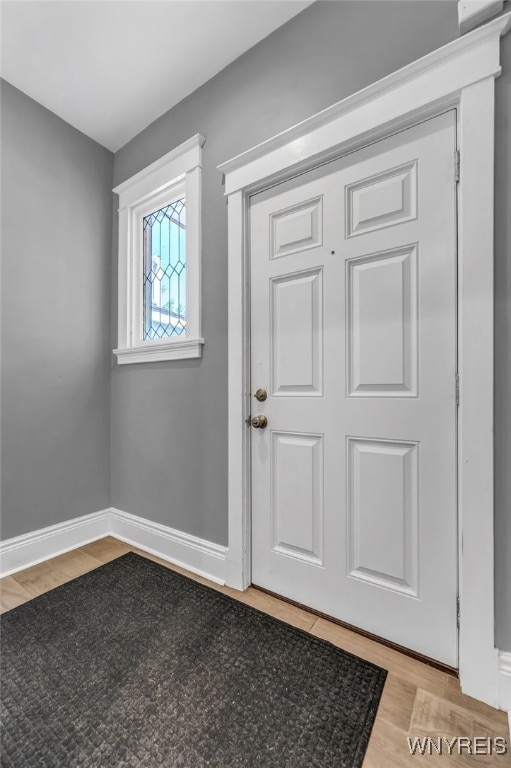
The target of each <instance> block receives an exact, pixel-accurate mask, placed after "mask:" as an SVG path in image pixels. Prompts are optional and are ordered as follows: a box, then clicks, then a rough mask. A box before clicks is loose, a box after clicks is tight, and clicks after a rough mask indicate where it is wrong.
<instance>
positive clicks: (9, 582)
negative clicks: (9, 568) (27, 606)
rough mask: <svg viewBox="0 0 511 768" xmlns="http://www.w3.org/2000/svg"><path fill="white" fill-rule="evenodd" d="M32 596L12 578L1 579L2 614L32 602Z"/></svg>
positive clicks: (0, 608)
mask: <svg viewBox="0 0 511 768" xmlns="http://www.w3.org/2000/svg"><path fill="white" fill-rule="evenodd" d="M30 598H31V595H30V593H29V592H27V590H26V589H25V588H24V587H22V586H21V584H18V582H17V581H16V580H15V579H14V578H13V577H12V576H5V577H4V578H3V579H0V613H4V612H5V611H10V610H11V608H16V607H17V606H18V605H22V604H23V603H26V602H27V600H30Z"/></svg>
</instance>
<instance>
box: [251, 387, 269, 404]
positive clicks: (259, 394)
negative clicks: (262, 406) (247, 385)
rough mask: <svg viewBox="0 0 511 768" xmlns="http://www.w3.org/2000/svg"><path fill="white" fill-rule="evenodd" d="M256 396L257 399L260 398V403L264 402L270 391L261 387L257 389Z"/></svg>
mask: <svg viewBox="0 0 511 768" xmlns="http://www.w3.org/2000/svg"><path fill="white" fill-rule="evenodd" d="M254 397H255V399H256V400H259V402H260V403H264V401H265V400H266V398H267V397H268V392H267V391H266V390H265V389H263V387H260V388H259V389H258V390H256V393H255V395H254Z"/></svg>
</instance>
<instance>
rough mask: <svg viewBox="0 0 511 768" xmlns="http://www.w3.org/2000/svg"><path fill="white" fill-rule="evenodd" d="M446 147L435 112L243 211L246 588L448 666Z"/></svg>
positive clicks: (452, 618) (451, 353) (450, 405)
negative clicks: (248, 453)
mask: <svg viewBox="0 0 511 768" xmlns="http://www.w3.org/2000/svg"><path fill="white" fill-rule="evenodd" d="M455 151H456V113H455V112H454V111H449V112H446V113H445V114H442V115H440V116H438V117H436V118H434V119H431V120H428V121H426V122H423V123H421V124H419V125H417V126H415V127H413V128H409V129H407V130H405V131H402V132H401V133H398V134H395V135H393V136H391V137H389V138H386V139H384V140H382V141H379V142H377V143H375V144H372V145H371V146H369V147H365V148H363V149H360V150H358V151H356V152H354V153H352V154H350V155H348V156H346V157H344V158H342V159H341V160H338V161H336V162H335V163H331V164H329V165H326V166H324V167H323V168H322V169H316V170H314V171H312V172H310V173H308V174H305V175H303V176H301V177H299V178H298V179H295V180H294V181H293V182H287V183H286V184H284V185H280V186H277V187H275V188H274V189H273V190H271V191H266V192H264V193H261V194H259V195H257V196H255V197H253V198H252V201H251V208H250V249H251V313H252V315H251V336H252V338H251V355H252V363H251V364H252V370H251V382H252V393H253V394H255V392H256V390H265V392H259V397H261V398H262V397H264V396H265V394H266V399H265V400H257V399H255V398H254V399H253V400H252V402H253V406H252V417H253V418H256V421H255V425H254V426H253V427H252V581H253V583H254V584H256V585H259V586H261V587H265V588H267V589H269V590H272V591H274V592H277V593H279V594H281V595H284V596H286V597H288V598H291V599H293V600H296V601H298V602H300V603H302V604H304V605H307V606H311V607H312V608H314V609H316V610H318V611H321V612H324V613H326V614H329V615H331V616H333V617H336V618H338V619H341V620H343V621H345V622H347V623H349V624H352V625H355V626H357V627H360V628H362V629H364V630H366V631H368V632H371V633H374V634H376V635H379V636H381V637H383V638H386V639H388V640H390V641H392V642H394V643H398V644H399V645H402V646H405V647H407V648H410V649H413V650H414V651H417V652H419V653H421V654H424V655H426V656H429V657H431V658H433V659H437V660H438V661H440V662H442V663H444V664H447V665H450V666H453V667H455V666H457V627H456V598H457V520H456V394H455V393H456V180H455ZM257 417H266V419H267V425H266V427H264V419H257ZM261 422H262V423H261Z"/></svg>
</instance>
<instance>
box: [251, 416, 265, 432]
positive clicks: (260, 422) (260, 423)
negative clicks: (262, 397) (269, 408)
mask: <svg viewBox="0 0 511 768" xmlns="http://www.w3.org/2000/svg"><path fill="white" fill-rule="evenodd" d="M252 426H253V427H255V429H265V428H266V427H267V426H268V419H267V418H266V416H254V418H253V419H252Z"/></svg>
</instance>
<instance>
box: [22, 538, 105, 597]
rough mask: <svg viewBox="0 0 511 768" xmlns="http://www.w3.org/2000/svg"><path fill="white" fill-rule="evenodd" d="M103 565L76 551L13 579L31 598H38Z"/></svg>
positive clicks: (36, 566)
mask: <svg viewBox="0 0 511 768" xmlns="http://www.w3.org/2000/svg"><path fill="white" fill-rule="evenodd" d="M100 565H101V562H100V561H99V560H96V558H95V557H92V556H91V555H88V554H87V553H86V552H82V551H81V550H79V549H74V550H72V551H71V552H66V553H65V554H63V555H59V556H58V557H53V558H52V559H51V560H47V561H46V562H44V563H39V565H34V566H32V568H27V569H26V570H24V571H19V572H18V573H15V574H13V577H12V578H13V579H14V580H15V581H16V582H17V583H18V584H20V585H21V586H22V587H23V588H24V589H25V590H26V591H27V592H28V593H29V594H30V596H31V597H38V596H39V595H41V594H42V593H43V592H47V591H48V590H49V589H54V588H55V587H59V586H60V585H61V584H65V583H66V582H67V581H70V580H71V579H75V578H76V577H77V576H81V575H82V574H84V573H86V572H87V571H91V570H92V569H93V568H98V566H100Z"/></svg>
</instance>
